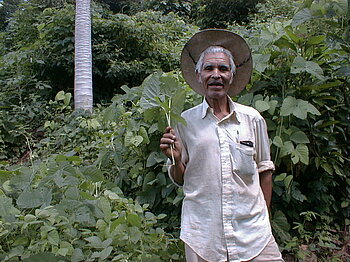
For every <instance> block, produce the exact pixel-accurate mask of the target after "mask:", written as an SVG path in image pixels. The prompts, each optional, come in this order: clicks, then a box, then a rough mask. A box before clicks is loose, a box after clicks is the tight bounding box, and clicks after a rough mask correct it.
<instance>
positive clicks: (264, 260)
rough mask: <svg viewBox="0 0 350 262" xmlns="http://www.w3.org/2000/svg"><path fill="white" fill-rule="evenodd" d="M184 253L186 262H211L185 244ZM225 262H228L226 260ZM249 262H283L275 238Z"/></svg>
mask: <svg viewBox="0 0 350 262" xmlns="http://www.w3.org/2000/svg"><path fill="white" fill-rule="evenodd" d="M185 251H186V261H187V262H212V261H206V260H204V259H203V258H201V257H200V256H198V255H197V254H196V253H195V252H194V251H193V249H192V248H191V247H190V246H188V245H186V244H185ZM227 262H229V260H228V259H227ZM249 262H284V260H283V258H282V255H281V252H280V251H279V249H278V246H277V243H276V241H275V238H274V237H271V239H270V241H269V243H268V244H267V245H266V247H265V248H264V249H263V251H261V253H260V254H259V255H258V256H257V257H255V258H253V259H252V260H249Z"/></svg>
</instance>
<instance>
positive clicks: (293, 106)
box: [280, 96, 321, 119]
mask: <svg viewBox="0 0 350 262" xmlns="http://www.w3.org/2000/svg"><path fill="white" fill-rule="evenodd" d="M307 113H310V114H313V115H321V113H320V112H319V111H318V110H317V108H316V107H314V106H313V105H312V104H310V103H309V102H308V101H305V100H301V99H296V98H295V97H292V96H288V97H286V98H285V99H284V100H283V103H282V107H281V112H280V115H281V116H289V115H291V114H293V115H294V116H296V117H298V118H300V119H306V118H307Z"/></svg>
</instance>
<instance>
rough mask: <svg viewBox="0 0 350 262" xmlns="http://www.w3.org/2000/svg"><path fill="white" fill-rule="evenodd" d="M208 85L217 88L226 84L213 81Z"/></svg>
mask: <svg viewBox="0 0 350 262" xmlns="http://www.w3.org/2000/svg"><path fill="white" fill-rule="evenodd" d="M208 86H210V87H214V88H215V87H216V88H222V87H223V86H224V84H223V83H221V82H212V83H209V84H208Z"/></svg>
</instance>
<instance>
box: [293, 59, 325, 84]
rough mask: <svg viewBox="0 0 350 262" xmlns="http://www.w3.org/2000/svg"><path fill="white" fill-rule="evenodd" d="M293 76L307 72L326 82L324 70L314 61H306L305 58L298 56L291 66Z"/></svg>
mask: <svg viewBox="0 0 350 262" xmlns="http://www.w3.org/2000/svg"><path fill="white" fill-rule="evenodd" d="M290 72H291V73H292V74H299V73H301V72H307V73H309V74H311V75H313V76H315V77H317V78H318V79H320V80H324V79H325V77H324V75H323V70H322V68H321V67H320V66H319V65H318V64H317V63H315V62H313V61H306V60H305V59H304V58H303V57H301V56H297V57H295V58H294V60H293V63H292V65H291V71H290Z"/></svg>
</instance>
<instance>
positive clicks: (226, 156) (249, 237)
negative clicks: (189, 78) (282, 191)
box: [175, 99, 274, 262]
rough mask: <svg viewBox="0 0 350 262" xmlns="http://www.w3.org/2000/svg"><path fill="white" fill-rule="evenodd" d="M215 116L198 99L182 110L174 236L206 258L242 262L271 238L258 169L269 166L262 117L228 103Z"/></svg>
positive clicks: (264, 168)
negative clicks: (180, 192) (179, 196)
mask: <svg viewBox="0 0 350 262" xmlns="http://www.w3.org/2000/svg"><path fill="white" fill-rule="evenodd" d="M229 106H230V114H229V115H228V116H226V117H225V118H223V119H222V120H219V119H218V118H217V117H216V116H215V115H214V114H213V110H212V108H210V107H209V106H208V104H207V102H206V100H205V99H204V101H203V103H202V104H200V105H198V106H196V107H193V108H191V109H189V110H187V111H185V112H183V113H182V116H183V117H184V118H185V119H186V122H187V125H186V126H184V125H182V124H181V123H180V124H178V126H177V128H176V129H175V132H176V134H175V135H176V136H177V137H178V138H179V139H180V140H181V143H182V145H183V150H182V161H183V163H184V164H185V166H186V169H185V173H184V184H183V191H184V195H185V197H184V200H183V206H182V215H181V234H180V238H181V239H182V240H183V241H184V242H185V243H186V244H187V245H189V246H190V247H191V248H192V249H193V250H194V251H195V252H196V253H197V254H198V255H199V256H201V257H202V258H203V259H205V260H206V261H210V262H223V261H227V257H229V260H230V262H236V261H237V262H238V261H246V260H250V259H252V258H254V257H255V256H257V255H258V254H259V253H260V252H261V251H262V250H263V249H264V247H265V246H266V244H267V243H268V241H269V240H270V238H271V228H270V222H269V215H268V210H267V207H266V203H265V200H264V195H263V192H262V190H261V187H260V181H259V173H261V172H264V171H267V170H274V164H273V163H272V162H271V161H270V149H269V140H268V136H267V128H266V123H265V120H264V119H263V118H262V116H261V115H260V114H259V113H258V111H256V110H255V109H253V108H251V107H247V106H243V105H240V104H237V103H234V102H232V100H231V99H229Z"/></svg>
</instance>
